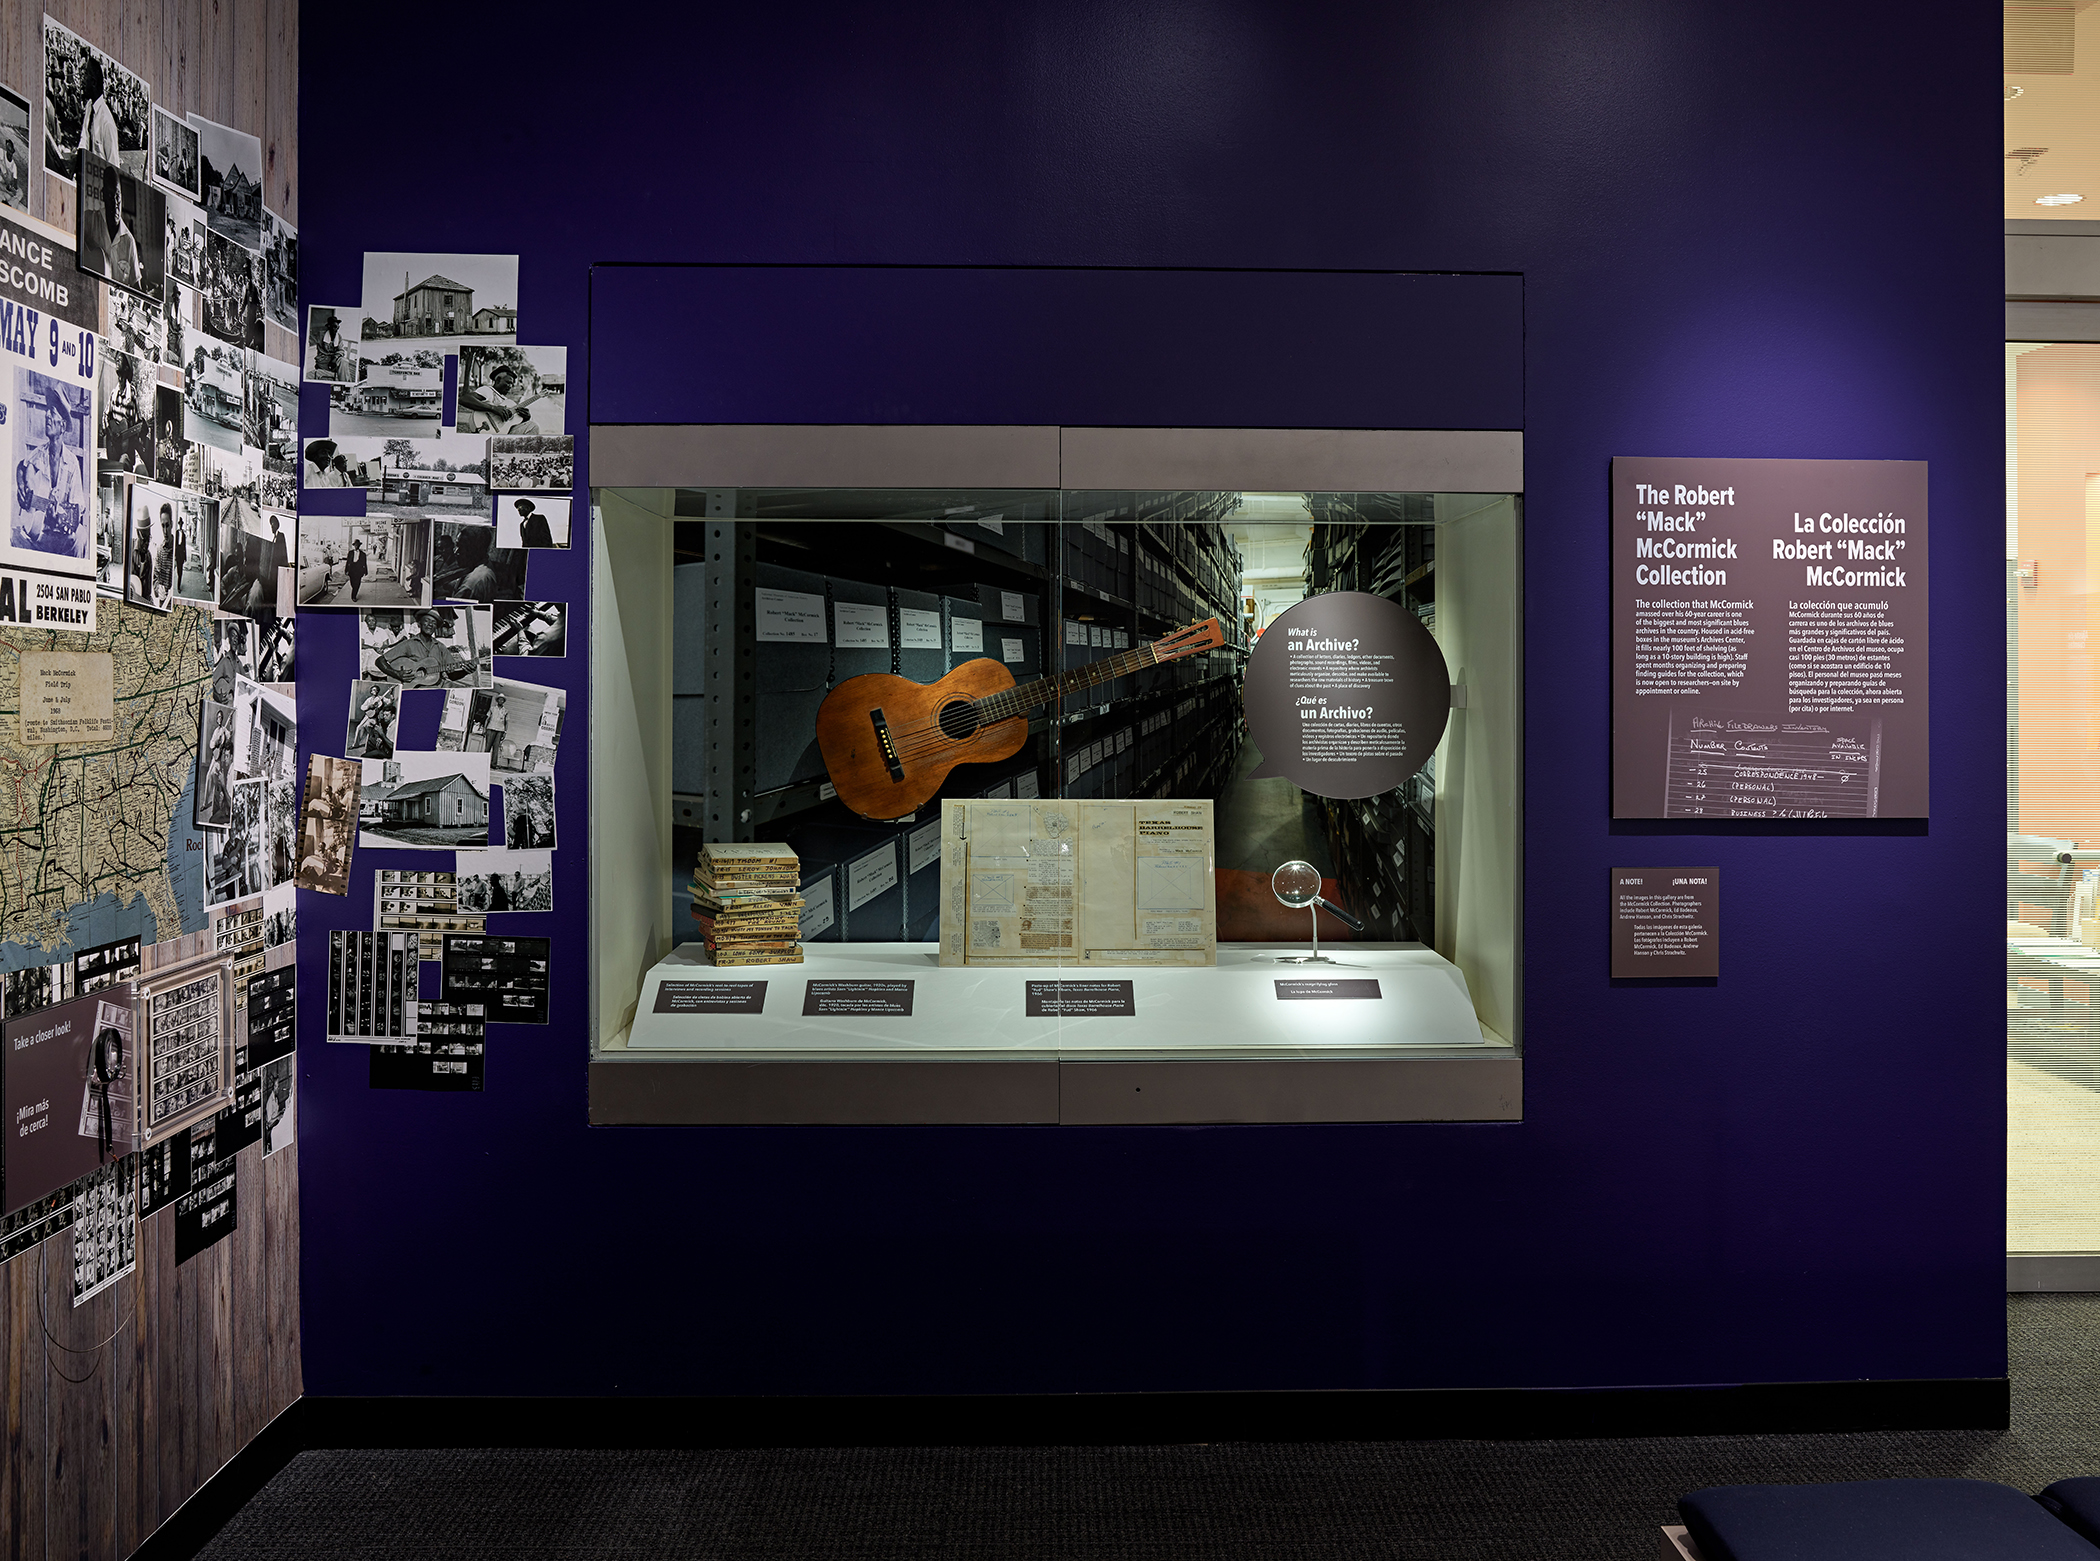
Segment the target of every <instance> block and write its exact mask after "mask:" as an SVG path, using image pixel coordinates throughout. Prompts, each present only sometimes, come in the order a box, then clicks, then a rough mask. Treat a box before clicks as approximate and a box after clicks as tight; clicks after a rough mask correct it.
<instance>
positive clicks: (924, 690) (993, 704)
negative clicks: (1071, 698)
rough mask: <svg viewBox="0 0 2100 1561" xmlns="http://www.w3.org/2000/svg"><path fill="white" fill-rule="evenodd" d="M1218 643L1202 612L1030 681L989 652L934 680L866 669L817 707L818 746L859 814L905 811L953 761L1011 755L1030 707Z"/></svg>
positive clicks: (1213, 622)
mask: <svg viewBox="0 0 2100 1561" xmlns="http://www.w3.org/2000/svg"><path fill="white" fill-rule="evenodd" d="M1224 643H1225V631H1224V630H1223V629H1222V628H1220V627H1219V625H1218V620H1217V619H1215V618H1206V619H1204V620H1203V621H1202V622H1201V623H1192V624H1190V625H1189V626H1188V627H1187V628H1185V629H1177V630H1175V631H1174V632H1173V633H1172V634H1169V635H1167V636H1166V637H1165V638H1164V639H1159V640H1154V641H1153V642H1152V643H1151V644H1149V645H1139V646H1136V647H1135V648H1133V649H1130V650H1126V651H1124V652H1122V653H1121V654H1120V655H1115V656H1111V657H1109V658H1108V659H1107V660H1106V661H1096V662H1093V663H1091V664H1090V665H1088V666H1084V667H1074V668H1073V669H1072V670H1071V671H1069V672H1066V673H1063V674H1061V675H1059V676H1057V677H1048V678H1038V679H1037V680H1036V681H1035V682H1033V683H1023V684H1020V685H1016V684H1015V682H1014V676H1013V674H1012V673H1011V672H1009V671H1007V670H1006V668H1005V667H1004V666H1002V665H1001V664H1000V663H998V662H996V661H993V660H992V659H991V658H990V657H988V656H984V657H979V658H978V659H977V660H975V661H966V662H964V663H963V664H962V665H961V666H959V667H957V668H956V669H955V670H954V671H953V672H951V673H949V674H948V675H947V676H946V677H944V678H942V679H941V680H940V681H939V682H938V683H914V682H912V680H911V679H909V678H900V677H892V676H890V675H888V674H886V673H880V672H871V673H868V674H867V675H866V676H863V677H857V678H848V679H846V681H845V682H843V683H841V684H840V685H839V686H838V687H837V688H835V689H833V690H832V691H831V692H830V693H829V694H827V695H826V696H825V698H824V703H823V704H822V706H820V707H819V708H818V710H817V747H818V750H819V751H820V752H822V754H823V755H824V768H825V769H826V770H828V771H830V773H831V784H832V786H833V787H835V788H836V789H837V791H838V794H839V800H840V801H841V802H843V803H845V804H846V806H847V807H849V808H851V809H852V810H853V811H854V812H856V813H858V814H859V815H860V816H861V817H862V818H874V819H888V818H902V817H904V815H905V814H907V813H911V812H915V811H916V810H917V809H918V808H919V806H920V804H922V803H924V802H925V801H926V800H927V799H928V798H929V797H931V796H932V795H933V794H934V793H935V792H937V791H939V790H940V789H941V783H942V782H943V781H945V780H946V779H947V778H948V772H949V771H950V770H952V769H954V768H955V766H956V765H958V764H990V763H993V762H995V761H997V760H1000V759H1007V758H1011V757H1013V755H1014V754H1016V753H1018V752H1019V751H1020V748H1021V745H1022V744H1023V743H1024V742H1026V741H1027V740H1028V713H1029V711H1031V710H1034V709H1036V708H1037V707H1038V706H1041V705H1047V704H1050V703H1052V702H1053V701H1055V700H1060V699H1062V698H1064V697H1065V696H1066V695H1068V694H1072V693H1075V692H1077V691H1079V690H1080V689H1085V688H1091V687H1092V686H1093V685H1094V684H1096V683H1109V682H1113V681H1114V680H1115V679H1117V678H1120V677H1128V676H1129V675H1130V674H1131V673H1133V672H1137V671H1141V670H1142V669H1144V668H1146V667H1157V666H1160V665H1162V664H1163V663H1166V662H1169V661H1179V660H1181V659H1182V658H1183V657H1184V656H1193V655H1195V654H1196V653H1197V652H1199V651H1206V650H1215V649H1216V648H1217V647H1218V646H1220V645H1223V644H1224Z"/></svg>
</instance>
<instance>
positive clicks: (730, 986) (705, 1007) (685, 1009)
mask: <svg viewBox="0 0 2100 1561" xmlns="http://www.w3.org/2000/svg"><path fill="white" fill-rule="evenodd" d="M651 1011H652V1012H654V1013H659V1014H762V1013H764V1012H765V1011H766V984H765V982H763V981H664V982H661V983H659V984H658V986H657V988H656V1006H655V1008H654V1009H653V1010H651Z"/></svg>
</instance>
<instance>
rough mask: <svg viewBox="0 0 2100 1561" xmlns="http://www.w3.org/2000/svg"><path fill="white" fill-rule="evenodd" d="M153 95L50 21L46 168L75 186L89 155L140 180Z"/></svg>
mask: <svg viewBox="0 0 2100 1561" xmlns="http://www.w3.org/2000/svg"><path fill="white" fill-rule="evenodd" d="M152 106H153V92H152V89H151V88H149V87H148V86H147V85H146V83H145V82H144V81H143V80H142V79H140V77H139V76H138V75H137V74H135V73H134V72H132V71H128V70H126V69H125V68H124V67H123V66H122V65H119V64H118V63H117V62H116V61H115V60H113V59H111V58H110V57H109V56H108V55H106V54H104V53H103V52H102V51H101V50H100V49H98V48H96V47H95V46H94V45H93V44H91V43H89V42H88V41H87V40H86V39H85V38H83V37H81V36H80V35H79V34H78V33H76V32H74V31H73V30H72V29H71V28H68V27H64V26H61V25H60V24H59V23H57V22H55V21H53V20H52V19H51V18H50V17H48V16H46V17H45V18H44V167H45V168H46V169H47V170H48V171H50V172H51V173H55V174H57V175H58V176H59V177H60V178H61V179H64V180H66V181H67V182H68V183H71V182H72V181H73V180H74V179H75V178H76V177H77V176H78V174H79V171H80V154H81V152H82V151H83V150H85V151H87V152H89V153H91V154H93V155H94V156H96V157H99V158H101V159H102V160H103V161H104V162H108V163H115V164H116V165H117V166H118V167H120V168H122V169H123V170H124V171H125V172H126V173H128V174H130V175H131V176H132V177H133V178H135V179H144V178H146V177H147V176H148V175H149V174H150V173H151V172H152V170H151V168H150V167H149V166H148V162H149V159H150V151H151V142H152V135H153V125H152Z"/></svg>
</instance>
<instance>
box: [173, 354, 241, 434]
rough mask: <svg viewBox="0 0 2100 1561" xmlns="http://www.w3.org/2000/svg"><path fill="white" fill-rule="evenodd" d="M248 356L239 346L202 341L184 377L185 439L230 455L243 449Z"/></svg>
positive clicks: (183, 420)
mask: <svg viewBox="0 0 2100 1561" xmlns="http://www.w3.org/2000/svg"><path fill="white" fill-rule="evenodd" d="M247 377H248V354H247V352H246V351H245V350H244V349H242V348H240V347H233V346H229V345H227V344H226V343H225V342H220V341H206V340H204V339H202V338H199V340H198V341H197V344H196V345H195V347H193V348H192V349H191V352H190V361H189V362H188V364H186V365H185V366H184V368H183V375H182V411H183V418H182V437H183V439H184V440H185V441H186V442H188V443H190V444H208V445H211V446H212V447H213V448H215V449H219V450H224V451H225V452H226V453H227V454H229V455H233V454H237V453H238V452H239V450H240V448H241V432H242V428H241V423H242V417H243V408H244V406H245V404H246V401H247V396H248V387H247V383H246V381H247Z"/></svg>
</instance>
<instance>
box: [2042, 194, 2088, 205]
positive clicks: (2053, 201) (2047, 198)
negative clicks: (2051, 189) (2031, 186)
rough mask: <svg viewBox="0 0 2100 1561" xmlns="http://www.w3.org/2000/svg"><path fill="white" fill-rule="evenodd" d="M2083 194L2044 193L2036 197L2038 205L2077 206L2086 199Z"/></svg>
mask: <svg viewBox="0 0 2100 1561" xmlns="http://www.w3.org/2000/svg"><path fill="white" fill-rule="evenodd" d="M2084 199H2085V197H2084V196H2083V195H2069V194H2066V195H2042V196H2038V197H2036V199H2035V205H2037V206H2076V205H2077V204H2078V203H2079V202H2080V201H2082V200H2084Z"/></svg>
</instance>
